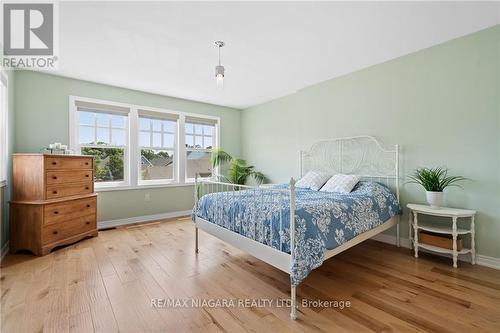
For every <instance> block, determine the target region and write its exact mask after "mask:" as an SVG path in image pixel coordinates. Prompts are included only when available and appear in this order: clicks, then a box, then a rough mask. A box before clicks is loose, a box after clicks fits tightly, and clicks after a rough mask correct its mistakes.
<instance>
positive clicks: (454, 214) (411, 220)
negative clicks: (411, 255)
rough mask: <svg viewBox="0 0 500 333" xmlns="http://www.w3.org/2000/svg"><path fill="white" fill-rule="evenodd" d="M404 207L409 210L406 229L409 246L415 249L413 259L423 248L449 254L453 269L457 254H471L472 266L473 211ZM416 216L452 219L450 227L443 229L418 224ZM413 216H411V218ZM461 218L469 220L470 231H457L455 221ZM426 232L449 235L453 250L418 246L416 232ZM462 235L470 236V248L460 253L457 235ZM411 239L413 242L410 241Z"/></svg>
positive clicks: (419, 206) (413, 205) (474, 257)
mask: <svg viewBox="0 0 500 333" xmlns="http://www.w3.org/2000/svg"><path fill="white" fill-rule="evenodd" d="M406 207H407V208H408V209H409V210H410V212H409V214H408V227H409V239H410V245H413V247H414V249H415V258H418V248H419V247H421V248H424V249H427V250H430V251H435V252H440V253H450V254H452V255H453V267H455V268H456V267H457V259H458V255H459V254H465V253H469V252H470V254H471V263H472V265H474V264H475V263H476V242H475V239H474V234H475V231H474V217H475V215H476V211H475V210H468V209H456V208H445V207H442V208H440V209H434V208H431V207H430V206H426V205H416V204H408V205H406ZM418 214H423V215H432V216H444V217H451V219H452V226H451V228H450V227H445V226H439V227H437V226H432V225H429V224H425V223H420V224H419V222H418ZM412 215H413V216H412ZM459 217H461V218H470V229H458V228H457V219H458V218H459ZM412 226H413V233H414V234H415V237H412ZM419 229H420V230H427V231H430V232H435V233H440V234H449V235H452V237H453V250H449V249H445V248H441V247H437V246H432V245H427V244H419V243H418V230H419ZM460 234H461V235H464V234H470V235H471V243H470V244H471V248H470V249H464V248H463V249H462V250H460V251H457V236H458V235H460ZM412 239H413V241H412Z"/></svg>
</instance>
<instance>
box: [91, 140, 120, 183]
mask: <svg viewBox="0 0 500 333" xmlns="http://www.w3.org/2000/svg"><path fill="white" fill-rule="evenodd" d="M82 154H83V155H91V156H94V181H95V182H113V181H123V180H124V178H123V175H124V172H123V170H124V168H123V159H124V158H123V156H124V149H123V148H119V149H118V148H89V147H82Z"/></svg>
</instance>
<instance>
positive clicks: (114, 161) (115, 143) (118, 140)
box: [78, 110, 127, 182]
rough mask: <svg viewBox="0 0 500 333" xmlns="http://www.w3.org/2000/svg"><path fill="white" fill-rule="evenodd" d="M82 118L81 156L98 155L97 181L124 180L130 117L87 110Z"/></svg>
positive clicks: (80, 125)
mask: <svg viewBox="0 0 500 333" xmlns="http://www.w3.org/2000/svg"><path fill="white" fill-rule="evenodd" d="M78 119H79V138H78V141H79V144H80V146H81V153H82V154H83V155H90V156H94V181H95V182H118V181H123V180H124V179H125V168H124V159H125V145H126V120H127V117H126V116H124V115H120V114H108V113H103V112H92V111H91V110H85V111H79V112H78Z"/></svg>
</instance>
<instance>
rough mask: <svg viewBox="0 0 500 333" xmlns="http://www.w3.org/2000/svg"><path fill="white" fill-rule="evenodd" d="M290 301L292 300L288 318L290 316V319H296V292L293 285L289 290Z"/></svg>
mask: <svg viewBox="0 0 500 333" xmlns="http://www.w3.org/2000/svg"><path fill="white" fill-rule="evenodd" d="M290 295H291V301H292V304H291V307H290V318H292V320H295V319H297V294H296V290H295V287H294V286H292V290H291V293H290Z"/></svg>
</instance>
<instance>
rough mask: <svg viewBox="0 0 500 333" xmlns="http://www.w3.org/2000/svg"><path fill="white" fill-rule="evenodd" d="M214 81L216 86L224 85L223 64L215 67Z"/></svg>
mask: <svg viewBox="0 0 500 333" xmlns="http://www.w3.org/2000/svg"><path fill="white" fill-rule="evenodd" d="M215 81H216V83H217V88H222V87H223V86H224V66H221V65H219V66H216V67H215Z"/></svg>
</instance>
